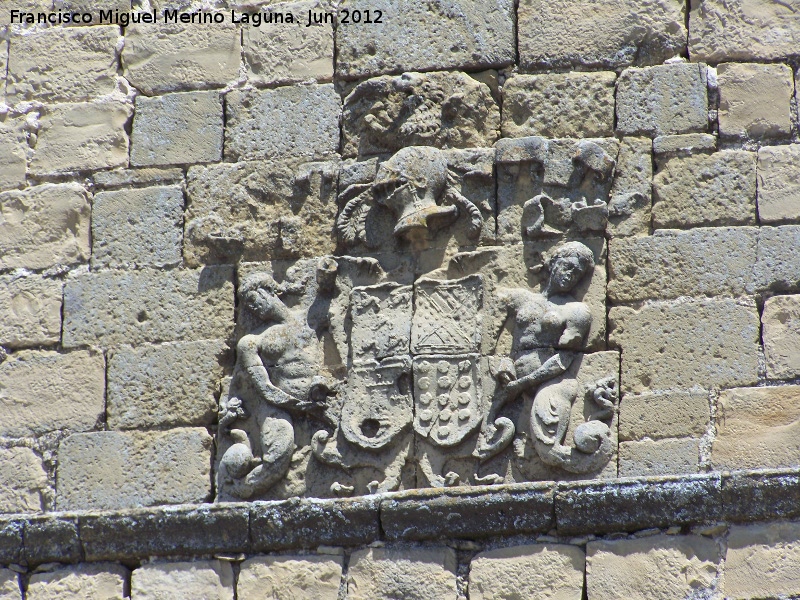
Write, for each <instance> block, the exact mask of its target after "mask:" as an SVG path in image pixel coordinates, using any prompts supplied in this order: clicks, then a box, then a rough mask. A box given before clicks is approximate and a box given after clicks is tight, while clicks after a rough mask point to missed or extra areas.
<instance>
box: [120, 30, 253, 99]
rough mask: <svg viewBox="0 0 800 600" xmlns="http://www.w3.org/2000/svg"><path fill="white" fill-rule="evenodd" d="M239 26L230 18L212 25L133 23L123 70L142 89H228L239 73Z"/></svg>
mask: <svg viewBox="0 0 800 600" xmlns="http://www.w3.org/2000/svg"><path fill="white" fill-rule="evenodd" d="M241 52H242V45H241V41H240V33H239V29H238V27H236V25H234V24H233V23H230V22H229V21H227V20H226V22H224V23H218V24H215V25H214V26H213V27H206V26H200V27H198V26H197V25H193V24H187V23H168V24H166V23H156V24H152V23H149V24H132V25H130V26H128V27H126V28H125V47H124V48H123V50H122V55H121V58H122V66H123V69H124V71H123V74H124V75H125V77H126V78H127V80H128V81H129V82H130V83H131V85H133V86H134V87H136V88H137V89H138V90H139V91H141V92H143V93H145V94H147V95H148V96H152V95H154V94H159V93H164V92H177V91H182V90H190V89H198V88H200V89H203V88H209V87H212V88H214V87H223V86H224V85H225V84H226V83H228V82H229V81H232V80H235V79H237V78H238V76H239V62H240V60H241Z"/></svg>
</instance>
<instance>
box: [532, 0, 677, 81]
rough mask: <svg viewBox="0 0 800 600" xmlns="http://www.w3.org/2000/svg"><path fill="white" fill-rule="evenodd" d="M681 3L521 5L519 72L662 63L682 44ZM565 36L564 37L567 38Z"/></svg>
mask: <svg viewBox="0 0 800 600" xmlns="http://www.w3.org/2000/svg"><path fill="white" fill-rule="evenodd" d="M683 12H684V4H683V3H682V2H678V1H676V0H646V1H645V2H633V1H631V0H625V1H624V2H615V3H614V4H612V5H610V4H609V3H607V2H602V0H579V1H577V2H576V1H574V0H567V1H562V2H558V3H556V4H553V3H552V2H546V1H545V0H523V1H522V2H520V6H519V54H520V63H521V66H522V67H523V68H553V67H567V66H571V65H581V66H591V67H597V66H603V67H612V68H618V67H627V66H629V65H648V64H660V63H662V62H663V61H665V60H667V59H668V58H671V57H673V56H675V55H677V54H679V53H680V52H681V49H683V47H684V45H685V44H686V25H685V21H684V15H683ZM565 34H566V35H565Z"/></svg>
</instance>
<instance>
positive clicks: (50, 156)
mask: <svg viewBox="0 0 800 600" xmlns="http://www.w3.org/2000/svg"><path fill="white" fill-rule="evenodd" d="M132 113H133V107H132V106H131V105H130V104H126V103H123V102H118V101H108V102H94V103H91V104H88V103H84V104H79V103H73V104H54V105H50V106H48V107H47V108H45V109H44V112H43V114H42V115H41V118H40V120H39V123H40V125H41V126H40V129H39V133H38V139H37V142H36V148H35V152H34V154H33V158H32V159H31V161H30V165H29V170H30V171H31V172H32V173H36V174H44V173H63V172H69V171H91V170H95V169H106V168H111V167H120V166H127V164H128V134H127V133H126V131H125V125H126V123H127V122H128V119H129V118H130V116H131V114H132Z"/></svg>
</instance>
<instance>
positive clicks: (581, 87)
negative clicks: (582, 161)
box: [502, 72, 617, 138]
mask: <svg viewBox="0 0 800 600" xmlns="http://www.w3.org/2000/svg"><path fill="white" fill-rule="evenodd" d="M616 79H617V75H616V73H578V72H573V73H566V74H563V75H562V74H556V75H515V76H513V77H511V78H510V79H508V80H507V81H506V83H505V84H504V85H503V123H502V132H503V136H504V137H523V136H526V135H541V136H544V137H552V138H558V137H576V138H578V137H604V136H611V135H613V134H614V83H615V82H616Z"/></svg>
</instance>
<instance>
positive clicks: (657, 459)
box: [619, 438, 700, 477]
mask: <svg viewBox="0 0 800 600" xmlns="http://www.w3.org/2000/svg"><path fill="white" fill-rule="evenodd" d="M699 462H700V442H699V440H697V439H695V438H681V439H675V438H666V439H662V440H640V441H637V442H622V443H621V444H620V445H619V476H620V477H636V476H641V475H644V476H655V475H678V474H682V473H697V470H698V464H699Z"/></svg>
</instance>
